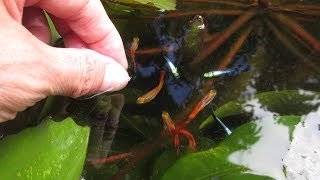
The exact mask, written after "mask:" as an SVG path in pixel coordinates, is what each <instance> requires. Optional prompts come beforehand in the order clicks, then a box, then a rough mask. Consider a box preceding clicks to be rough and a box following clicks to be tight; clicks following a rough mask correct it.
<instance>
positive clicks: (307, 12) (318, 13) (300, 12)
mask: <svg viewBox="0 0 320 180" xmlns="http://www.w3.org/2000/svg"><path fill="white" fill-rule="evenodd" d="M270 9H272V10H273V11H278V12H284V13H291V14H295V15H297V14H298V15H304V16H314V17H319V16H320V11H319V10H299V9H289V8H283V7H272V8H270Z"/></svg>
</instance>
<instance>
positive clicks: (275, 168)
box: [229, 99, 290, 179]
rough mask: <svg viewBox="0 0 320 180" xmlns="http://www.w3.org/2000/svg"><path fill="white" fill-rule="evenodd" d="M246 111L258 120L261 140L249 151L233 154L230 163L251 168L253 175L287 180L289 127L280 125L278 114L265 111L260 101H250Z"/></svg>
mask: <svg viewBox="0 0 320 180" xmlns="http://www.w3.org/2000/svg"><path fill="white" fill-rule="evenodd" d="M245 110H246V111H248V112H252V113H253V115H254V117H256V118H257V120H256V121H255V123H256V125H257V127H256V128H257V129H260V131H257V132H258V134H257V136H258V137H260V138H259V140H258V142H256V143H255V144H253V145H251V146H250V148H249V149H247V150H240V151H236V152H234V153H232V154H231V155H230V156H229V161H230V162H232V163H234V164H239V165H243V166H246V167H248V168H250V169H251V171H250V172H249V173H252V174H257V175H265V176H270V177H273V178H276V179H285V175H284V173H283V162H282V158H283V157H284V156H285V155H286V154H287V152H288V149H289V147H290V139H289V129H288V127H287V126H284V125H281V124H278V123H277V121H276V120H275V116H274V115H276V113H273V112H270V111H268V110H266V109H264V108H263V107H262V105H261V104H260V103H259V100H258V99H253V100H250V101H248V102H247V103H246V107H245Z"/></svg>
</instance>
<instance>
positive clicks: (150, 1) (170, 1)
mask: <svg viewBox="0 0 320 180" xmlns="http://www.w3.org/2000/svg"><path fill="white" fill-rule="evenodd" d="M119 2H122V3H127V4H137V3H141V4H145V5H148V6H153V7H156V8H159V9H165V10H175V9H176V1H175V0H119Z"/></svg>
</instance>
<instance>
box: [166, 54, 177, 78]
mask: <svg viewBox="0 0 320 180" xmlns="http://www.w3.org/2000/svg"><path fill="white" fill-rule="evenodd" d="M163 57H164V59H165V60H166V61H167V63H168V65H169V67H170V70H171V72H172V74H173V76H174V77H175V78H177V79H179V78H180V74H179V72H178V68H177V67H175V66H174V64H173V63H172V62H171V61H170V59H169V58H168V57H167V56H165V55H163Z"/></svg>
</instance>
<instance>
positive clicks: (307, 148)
mask: <svg viewBox="0 0 320 180" xmlns="http://www.w3.org/2000/svg"><path fill="white" fill-rule="evenodd" d="M319 125H320V108H319V109H318V111H317V112H311V113H309V114H308V115H307V116H305V117H303V121H302V122H300V123H299V124H298V125H297V126H296V128H295V130H294V133H293V140H292V144H291V147H290V150H289V152H288V154H287V155H286V156H285V158H284V164H285V166H286V170H287V176H288V179H319V177H320V129H319V128H320V127H319Z"/></svg>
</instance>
